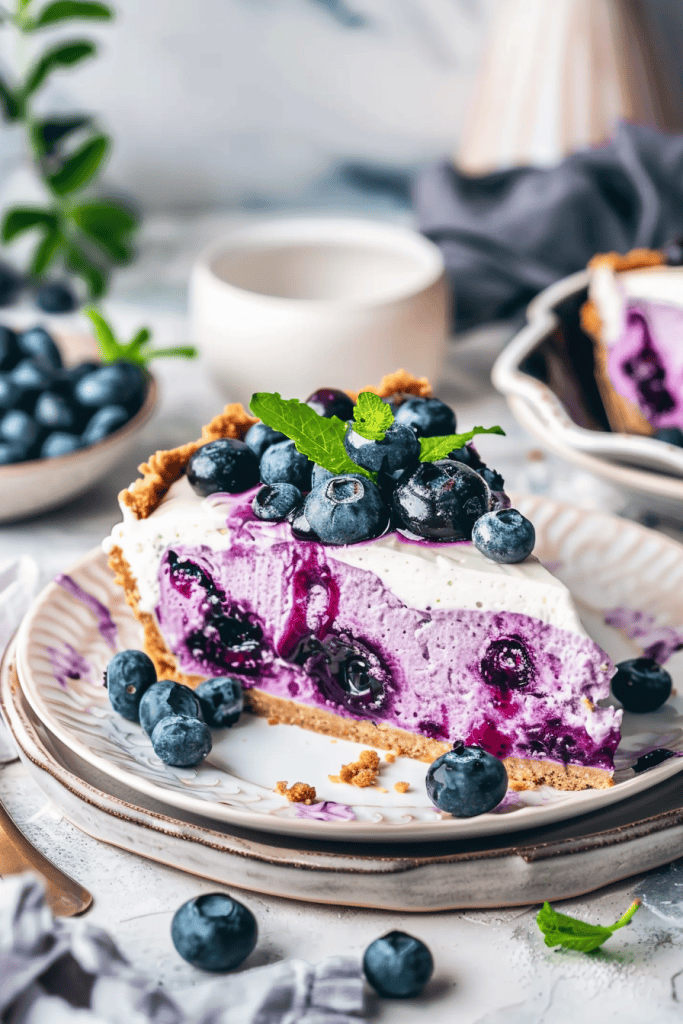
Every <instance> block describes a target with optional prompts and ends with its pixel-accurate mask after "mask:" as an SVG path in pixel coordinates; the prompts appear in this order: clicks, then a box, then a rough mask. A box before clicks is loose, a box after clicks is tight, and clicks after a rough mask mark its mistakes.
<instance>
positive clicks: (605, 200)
mask: <svg viewBox="0 0 683 1024" xmlns="http://www.w3.org/2000/svg"><path fill="white" fill-rule="evenodd" d="M413 198H414V203H415V209H416V213H417V219H418V223H419V225H420V228H421V230H422V231H423V232H424V233H425V234H426V235H428V236H429V238H431V239H433V241H435V242H436V243H437V245H439V247H440V248H441V251H442V252H443V255H444V259H445V262H446V267H447V270H448V274H449V277H450V280H451V284H452V286H453V292H454V300H455V302H454V318H455V323H456V326H457V328H458V329H459V330H464V329H468V328H471V327H475V326H477V325H478V324H481V323H485V322H490V321H492V320H501V319H508V318H511V317H513V316H516V315H519V314H520V313H521V311H522V309H523V307H524V306H525V305H526V303H527V302H528V301H529V300H530V299H531V298H532V297H533V296H534V295H535V294H536V293H537V292H539V291H540V290H541V289H542V288H545V287H547V286H548V285H549V284H552V283H553V281H556V280H558V279H559V278H561V277H565V276H566V275H567V274H572V273H574V272H575V271H577V270H582V269H583V268H584V267H585V266H586V263H587V262H588V260H589V259H590V258H591V256H593V255H595V253H597V252H610V251H612V250H615V251H616V252H626V251H627V250H628V249H632V248H635V247H639V246H647V247H652V248H657V247H659V246H662V245H665V244H666V243H667V242H668V241H670V240H672V239H675V238H678V237H679V236H680V235H682V234H683V136H682V135H665V134H664V133H662V132H658V131H656V130H654V129H649V128H642V127H637V126H635V125H629V124H622V125H621V126H620V128H619V130H618V133H617V136H616V138H614V139H613V140H612V141H611V142H609V143H607V144H606V145H603V146H600V147H598V148H595V149H590V150H583V151H581V152H577V153H573V154H572V155H571V156H569V157H567V158H566V159H565V160H563V161H562V163H560V164H559V165H558V166H556V167H548V168H538V167H517V168H513V169H512V170H506V171H498V172H496V173H493V174H487V175H484V176H482V177H468V176H467V175H464V174H461V173H460V172H459V171H457V170H456V169H455V168H454V167H453V165H452V164H450V163H441V164H438V165H435V166H432V167H429V168H427V169H425V170H424V171H423V172H422V173H421V174H419V175H418V176H417V178H416V181H415V183H414V189H413Z"/></svg>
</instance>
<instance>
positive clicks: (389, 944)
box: [363, 932, 434, 999]
mask: <svg viewBox="0 0 683 1024" xmlns="http://www.w3.org/2000/svg"><path fill="white" fill-rule="evenodd" d="M363 971H364V972H365V977H366V978H367V979H368V981H369V982H370V984H371V985H372V987H373V988H374V989H375V991H376V992H378V993H379V994H380V995H381V996H384V997H385V998H388V999H410V998H411V997H412V996H418V995H419V994H420V992H421V991H422V989H423V988H424V987H425V985H426V984H427V982H428V981H429V979H430V978H431V976H432V973H433V971H434V960H433V959H432V954H431V953H430V952H429V949H428V948H427V946H425V944H424V942H421V941H420V939H416V938H414V937H413V936H412V935H406V933H405V932H388V933H387V934H386V935H383V936H382V937H381V939H375V941H374V942H371V943H370V945H369V946H368V948H367V949H366V950H365V954H364V956H363Z"/></svg>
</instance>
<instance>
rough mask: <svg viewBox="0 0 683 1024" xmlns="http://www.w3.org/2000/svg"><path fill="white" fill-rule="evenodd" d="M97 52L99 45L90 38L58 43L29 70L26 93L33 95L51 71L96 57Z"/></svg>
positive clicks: (26, 94)
mask: <svg viewBox="0 0 683 1024" xmlns="http://www.w3.org/2000/svg"><path fill="white" fill-rule="evenodd" d="M96 53H97V47H96V46H95V44H94V43H91V42H90V41H89V40H88V39H73V40H71V41H70V42H66V43H58V44H57V45H56V46H53V47H52V48H51V49H50V50H48V51H47V52H46V53H44V54H43V56H42V57H41V58H40V59H39V60H38V61H36V63H35V64H34V65H33V67H32V68H31V70H30V71H29V73H28V76H27V79H26V85H25V86H24V95H25V96H32V95H33V93H34V92H36V91H37V90H38V89H40V87H41V85H42V84H43V82H44V81H45V79H46V78H47V76H48V75H49V74H50V72H51V71H56V70H58V69H59V68H70V67H73V65H74V64H80V62H81V61H83V60H87V59H88V57H94V56H95V54H96Z"/></svg>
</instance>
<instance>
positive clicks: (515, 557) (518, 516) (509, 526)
mask: <svg viewBox="0 0 683 1024" xmlns="http://www.w3.org/2000/svg"><path fill="white" fill-rule="evenodd" d="M472 543H473V544H474V546H475V547H476V548H478V550H479V551H481V553H482V555H486V557H487V558H490V559H491V560H492V561H493V562H505V563H514V562H523V561H524V559H525V558H528V557H529V555H530V554H531V552H532V551H533V550H534V544H535V543H536V531H535V529H534V525H533V523H531V522H529V520H528V519H527V518H526V517H525V516H523V515H522V513H521V512H518V511H517V509H514V508H504V509H500V510H499V511H497V512H486V513H485V514H484V515H483V516H481V517H480V518H479V519H477V521H476V523H475V524H474V527H473V528H472Z"/></svg>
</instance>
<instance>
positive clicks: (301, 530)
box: [291, 511, 320, 541]
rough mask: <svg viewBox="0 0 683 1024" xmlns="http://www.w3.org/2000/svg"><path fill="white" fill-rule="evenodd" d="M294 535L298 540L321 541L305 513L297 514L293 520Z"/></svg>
mask: <svg viewBox="0 0 683 1024" xmlns="http://www.w3.org/2000/svg"><path fill="white" fill-rule="evenodd" d="M291 523H292V535H293V536H294V537H295V538H296V540H306V541H319V540H320V537H319V536H318V534H317V533H316V532H315V530H314V529H313V527H312V526H311V524H310V523H309V521H308V519H307V518H306V516H305V515H304V513H303V511H300V512H297V513H296V514H295V515H293V516H292V518H291Z"/></svg>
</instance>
